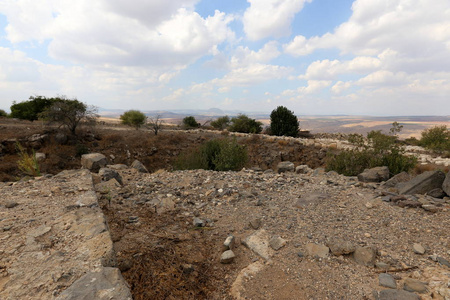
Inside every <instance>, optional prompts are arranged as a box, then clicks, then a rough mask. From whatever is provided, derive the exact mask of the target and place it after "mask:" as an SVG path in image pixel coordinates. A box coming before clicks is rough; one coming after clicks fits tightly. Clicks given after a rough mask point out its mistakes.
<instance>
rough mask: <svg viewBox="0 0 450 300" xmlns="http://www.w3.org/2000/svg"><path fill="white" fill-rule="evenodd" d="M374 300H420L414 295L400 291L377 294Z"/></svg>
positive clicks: (385, 291)
mask: <svg viewBox="0 0 450 300" xmlns="http://www.w3.org/2000/svg"><path fill="white" fill-rule="evenodd" d="M375 299H376V300H420V297H419V296H418V295H416V294H414V293H411V292H407V291H402V290H391V289H389V290H383V291H381V292H379V293H378V294H377V296H376V297H375Z"/></svg>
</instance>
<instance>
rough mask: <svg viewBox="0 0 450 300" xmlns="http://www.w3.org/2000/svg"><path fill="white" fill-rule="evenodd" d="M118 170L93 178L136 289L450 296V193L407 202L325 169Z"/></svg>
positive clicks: (197, 295) (137, 294) (263, 295)
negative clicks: (103, 178) (400, 202)
mask: <svg viewBox="0 0 450 300" xmlns="http://www.w3.org/2000/svg"><path fill="white" fill-rule="evenodd" d="M118 172H119V173H120V175H121V179H122V181H123V186H122V185H120V184H118V183H117V182H116V180H115V179H112V180H110V181H108V182H101V183H99V184H97V185H96V189H97V193H98V196H99V199H100V203H101V206H102V207H103V210H104V212H105V214H106V216H107V219H108V224H109V226H110V230H111V234H112V237H113V241H114V247H115V249H116V253H117V258H118V261H119V268H120V269H121V270H122V274H123V276H124V277H125V279H126V280H127V281H128V282H129V284H130V285H131V290H132V293H133V296H134V299H235V298H236V299H377V298H376V297H380V298H379V299H450V298H449V297H450V269H449V267H450V265H449V262H448V261H449V260H450V239H449V232H450V218H449V216H450V211H449V209H450V199H449V198H445V199H435V198H430V197H429V196H418V197H417V198H415V199H414V201H417V202H420V203H422V204H424V205H425V206H424V207H425V208H426V207H427V206H426V205H433V207H434V208H435V209H433V210H432V211H430V210H428V211H427V210H425V209H424V208H422V206H421V205H416V207H408V206H405V207H400V206H401V205H400V206H398V205H396V203H398V202H393V201H395V198H393V197H394V196H395V194H394V193H392V191H393V190H392V189H390V190H389V189H387V188H386V187H383V186H381V185H380V184H374V183H361V182H359V181H358V180H357V179H356V178H355V177H344V176H341V175H338V174H336V173H334V172H330V173H324V172H323V170H320V169H317V170H315V171H312V170H311V171H309V172H307V173H306V174H295V173H282V174H276V173H274V172H272V171H266V172H261V171H254V170H243V171H240V172H212V171H201V170H199V171H177V172H165V171H160V172H156V173H153V174H143V173H140V172H137V171H136V170H134V169H124V170H120V171H118ZM99 180H100V178H98V177H97V181H99ZM408 197H410V196H408ZM391 198H393V201H390V199H391ZM229 236H233V237H234V246H232V247H231V250H232V252H233V254H234V256H235V258H234V259H232V258H231V261H232V262H231V263H221V256H222V255H223V253H224V251H225V250H226V249H225V248H224V245H223V244H224V241H225V240H226V239H227V237H229ZM227 254H230V253H229V252H228V253H227ZM222 259H224V260H225V262H228V261H226V258H222ZM386 286H389V287H390V288H392V289H391V290H389V291H388V292H386V291H385V292H381V294H380V296H378V292H380V291H382V290H385V289H387V287H386ZM405 290H409V291H410V292H407V291H405ZM389 293H394V294H393V295H390V294H389ZM401 296H404V297H405V298H401ZM419 297H420V298H419Z"/></svg>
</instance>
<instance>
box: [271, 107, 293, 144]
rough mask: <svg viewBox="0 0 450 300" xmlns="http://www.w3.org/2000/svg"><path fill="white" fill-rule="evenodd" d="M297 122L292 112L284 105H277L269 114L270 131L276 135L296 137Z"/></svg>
mask: <svg viewBox="0 0 450 300" xmlns="http://www.w3.org/2000/svg"><path fill="white" fill-rule="evenodd" d="M298 130H299V123H298V119H297V117H296V116H295V115H294V112H292V111H290V110H289V109H287V108H286V107H284V106H278V107H277V108H276V109H274V110H273V111H272V113H271V114H270V132H271V134H273V135H277V136H292V137H297V136H298Z"/></svg>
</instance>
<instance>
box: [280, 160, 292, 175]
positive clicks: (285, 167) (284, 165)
mask: <svg viewBox="0 0 450 300" xmlns="http://www.w3.org/2000/svg"><path fill="white" fill-rule="evenodd" d="M277 170H278V173H284V172H294V170H295V166H294V163H292V162H290V161H282V162H280V163H278V166H277Z"/></svg>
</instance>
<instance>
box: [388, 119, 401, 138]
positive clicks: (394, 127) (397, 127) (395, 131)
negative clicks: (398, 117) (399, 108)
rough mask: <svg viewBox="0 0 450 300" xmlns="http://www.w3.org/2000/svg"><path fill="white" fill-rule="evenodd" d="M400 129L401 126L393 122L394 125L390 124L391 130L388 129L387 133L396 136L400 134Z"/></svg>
mask: <svg viewBox="0 0 450 300" xmlns="http://www.w3.org/2000/svg"><path fill="white" fill-rule="evenodd" d="M402 129H403V125H400V123H398V122H397V121H396V122H394V123H392V127H391V129H389V132H390V133H391V134H392V135H395V136H396V135H397V134H399V133H400V131H402Z"/></svg>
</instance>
